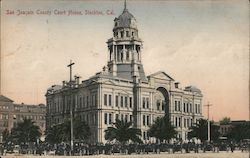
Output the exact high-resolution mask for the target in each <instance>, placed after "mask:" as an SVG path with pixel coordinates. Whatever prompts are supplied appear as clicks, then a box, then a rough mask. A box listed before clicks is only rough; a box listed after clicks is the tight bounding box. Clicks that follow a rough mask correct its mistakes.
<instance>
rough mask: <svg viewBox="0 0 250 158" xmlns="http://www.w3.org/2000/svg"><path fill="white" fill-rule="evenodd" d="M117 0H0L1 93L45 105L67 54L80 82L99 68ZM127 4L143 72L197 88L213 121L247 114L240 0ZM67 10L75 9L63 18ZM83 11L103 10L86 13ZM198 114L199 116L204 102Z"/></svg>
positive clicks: (245, 25)
mask: <svg viewBox="0 0 250 158" xmlns="http://www.w3.org/2000/svg"><path fill="white" fill-rule="evenodd" d="M123 4H124V1H122V0H102V1H101V0H94V1H90V0H89V1H88V0H71V1H70V0H57V1H56V0H43V1H42V0H22V1H19V0H2V7H1V20H2V22H1V94H3V95H5V96H7V97H9V98H11V99H12V100H14V101H15V102H16V103H21V102H23V103H26V104H39V103H45V102H46V101H45V99H46V98H45V96H44V95H45V93H46V90H47V89H48V88H49V87H50V86H52V85H54V84H62V81H63V80H68V79H69V69H68V68H67V64H69V61H70V60H71V59H72V60H73V61H74V62H75V65H74V67H73V74H77V75H80V76H81V79H82V80H85V79H88V78H89V77H90V76H93V75H94V74H95V73H97V72H99V71H101V70H102V67H103V66H105V65H106V64H107V60H108V49H107V45H106V42H107V40H108V39H109V38H111V37H112V29H113V26H114V21H113V20H114V18H115V17H118V16H119V15H120V14H121V13H122V10H123V7H124V6H123ZM127 8H128V10H129V12H130V13H132V14H133V15H134V16H135V18H136V20H137V23H138V29H139V36H140V38H141V39H142V40H143V50H142V62H143V65H144V70H145V72H146V74H147V75H150V74H152V73H155V72H157V71H164V72H166V73H167V74H168V75H170V76H171V77H172V78H174V79H175V80H176V81H178V82H180V83H181V87H182V88H185V86H188V85H194V86H196V87H198V88H199V89H201V91H202V93H203V95H204V97H203V105H205V104H207V103H208V102H209V103H210V104H212V105H213V106H211V108H210V117H211V118H212V119H214V120H220V119H222V118H223V117H230V118H231V119H232V120H241V119H244V120H247V119H248V116H249V11H248V9H249V8H248V1H247V0H237V1H235V0H225V1H224V0H217V1H215V0H204V1H198V0H176V1H174V0H169V1H163V0H162V1H161V0H158V1H156V0H154V1H153V0H137V1H135V0H127ZM69 10H72V11H76V12H80V11H81V12H82V15H70V16H68V15H67V13H68V11H69ZM41 11H43V13H49V12H50V14H41ZM64 11H65V14H64V13H63V12H64ZM86 11H88V12H91V11H92V12H102V13H103V14H102V15H99V14H91V15H89V14H88V15H86V14H85V12H86ZM21 12H22V13H25V14H20V15H19V13H21ZM59 12H60V13H61V14H59ZM107 12H109V13H111V12H112V14H107ZM203 115H204V116H205V117H206V116H207V111H206V108H205V107H203Z"/></svg>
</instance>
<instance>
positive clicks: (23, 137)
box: [11, 119, 41, 144]
mask: <svg viewBox="0 0 250 158" xmlns="http://www.w3.org/2000/svg"><path fill="white" fill-rule="evenodd" d="M11 136H12V137H13V139H14V140H15V142H16V143H17V144H26V143H30V142H37V139H39V138H40V136H41V132H40V128H39V126H37V125H35V124H34V122H33V121H32V120H31V119H24V120H23V122H19V123H17V126H16V127H14V128H12V130H11Z"/></svg>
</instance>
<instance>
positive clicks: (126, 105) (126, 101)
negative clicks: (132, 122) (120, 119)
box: [125, 97, 128, 107]
mask: <svg viewBox="0 0 250 158" xmlns="http://www.w3.org/2000/svg"><path fill="white" fill-rule="evenodd" d="M125 107H128V97H125Z"/></svg>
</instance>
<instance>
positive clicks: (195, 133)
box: [188, 119, 220, 142]
mask: <svg viewBox="0 0 250 158" xmlns="http://www.w3.org/2000/svg"><path fill="white" fill-rule="evenodd" d="M207 127H208V122H207V120H205V119H199V120H198V122H197V123H195V124H194V126H192V127H191V131H190V132H189V133H188V138H189V139H191V138H194V137H196V138H198V139H200V140H201V141H202V142H204V141H205V140H207V135H208V133H207V132H208V129H207ZM210 130H211V132H210V133H211V134H210V135H211V140H213V141H215V140H218V138H219V135H220V133H219V127H218V126H216V125H214V122H211V123H210Z"/></svg>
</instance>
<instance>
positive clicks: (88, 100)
mask: <svg viewBox="0 0 250 158" xmlns="http://www.w3.org/2000/svg"><path fill="white" fill-rule="evenodd" d="M86 102H87V107H89V96H87V100H86Z"/></svg>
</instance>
